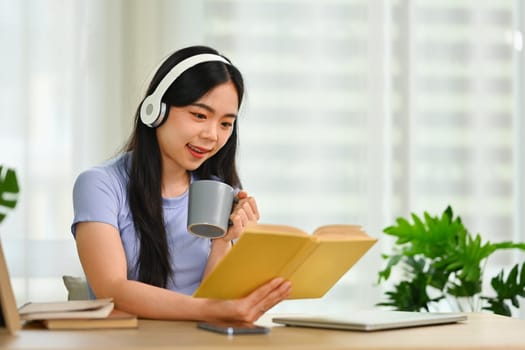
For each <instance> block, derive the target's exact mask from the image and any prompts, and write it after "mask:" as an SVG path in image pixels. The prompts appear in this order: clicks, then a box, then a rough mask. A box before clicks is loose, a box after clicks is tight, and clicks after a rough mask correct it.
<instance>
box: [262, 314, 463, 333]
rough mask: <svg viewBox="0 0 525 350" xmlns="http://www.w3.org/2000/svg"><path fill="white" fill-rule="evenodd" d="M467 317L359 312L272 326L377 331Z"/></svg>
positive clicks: (285, 319)
mask: <svg viewBox="0 0 525 350" xmlns="http://www.w3.org/2000/svg"><path fill="white" fill-rule="evenodd" d="M466 320H467V316H466V315H463V314H459V313H435V312H408V311H386V310H362V311H355V312H351V313H348V314H334V315H325V316H320V315H317V316H314V315H309V316H298V315H297V316H282V317H274V318H272V321H273V322H274V323H278V324H283V325H286V326H298V327H314V328H329V329H341V330H352V331H379V330H386V329H397V328H407V327H418V326H430V325H438V324H450V323H456V322H460V321H466Z"/></svg>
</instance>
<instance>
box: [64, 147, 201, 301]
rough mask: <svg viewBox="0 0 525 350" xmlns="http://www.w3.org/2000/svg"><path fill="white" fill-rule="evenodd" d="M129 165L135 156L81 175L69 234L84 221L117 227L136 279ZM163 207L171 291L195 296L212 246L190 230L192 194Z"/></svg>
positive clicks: (169, 200) (132, 277)
mask: <svg viewBox="0 0 525 350" xmlns="http://www.w3.org/2000/svg"><path fill="white" fill-rule="evenodd" d="M130 163H131V154H130V153H125V154H122V155H120V156H118V157H117V158H115V159H113V160H111V161H109V162H107V163H105V164H103V165H101V166H97V167H94V168H91V169H89V170H86V171H84V172H83V173H81V174H80V175H79V176H78V178H77V179H76V181H75V185H74V188H73V208H74V215H75V216H74V219H73V224H72V225H71V232H72V233H73V236H74V235H75V228H76V227H75V225H76V224H77V223H79V222H86V221H96V222H103V223H106V224H110V225H112V226H114V227H115V228H116V229H117V230H118V231H119V233H120V238H121V240H122V245H123V247H124V251H125V253H126V262H127V268H128V279H130V280H137V279H138V271H137V269H136V262H137V258H138V254H139V247H140V240H139V239H138V237H137V234H136V232H135V227H134V224H133V218H132V215H131V211H130V208H129V201H128V192H127V185H128V169H129V165H130ZM162 207H163V211H164V221H165V226H166V232H167V235H168V245H169V249H170V260H171V267H172V270H173V275H172V276H171V278H169V279H168V284H167V288H168V289H170V290H174V291H177V292H180V293H184V294H187V295H191V294H193V292H194V291H195V290H196V288H197V287H198V286H199V284H200V282H201V279H202V275H203V273H204V268H205V267H206V263H207V260H208V255H209V253H210V248H211V241H210V240H209V239H206V238H200V237H197V236H195V235H192V234H191V233H189V232H188V231H187V229H186V222H187V216H188V191H186V192H185V193H184V194H182V195H181V196H179V197H174V198H163V200H162ZM90 292H91V291H90ZM92 296H93V295H92Z"/></svg>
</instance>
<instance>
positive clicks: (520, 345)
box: [0, 313, 525, 350]
mask: <svg viewBox="0 0 525 350" xmlns="http://www.w3.org/2000/svg"><path fill="white" fill-rule="evenodd" d="M271 317H272V315H266V316H265V317H263V318H262V319H261V320H260V322H258V323H260V324H265V325H270V324H271V321H270V320H271ZM468 317H469V319H468V321H466V322H465V323H462V324H453V325H441V326H431V327H419V328H411V329H401V330H390V331H380V332H372V333H362V332H351V331H335V330H321V329H310V328H296V327H284V326H277V325H274V327H273V328H272V331H271V332H270V333H269V334H265V335H243V336H225V335H221V334H215V333H211V332H207V331H203V330H199V329H197V328H196V323H195V322H170V321H152V320H140V321H139V328H138V329H124V330H81V331H49V330H44V329H22V330H21V331H20V332H18V333H17V335H16V336H9V335H8V334H7V333H6V332H4V333H2V334H0V348H2V349H43V348H47V349H109V350H111V349H171V348H174V349H231V348H242V349H265V350H268V348H272V347H273V348H275V349H295V350H298V349H301V350H302V349H328V350H329V349H353V350H359V349H368V350H370V349H418V350H421V349H447V350H448V349H476V350H479V349H503V348H505V349H525V335H524V334H523V333H525V321H524V320H519V319H513V318H507V317H503V316H496V315H492V314H488V313H480V314H469V315H468Z"/></svg>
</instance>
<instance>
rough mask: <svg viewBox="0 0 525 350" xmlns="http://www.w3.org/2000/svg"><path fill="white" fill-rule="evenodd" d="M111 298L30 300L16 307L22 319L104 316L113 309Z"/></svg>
mask: <svg viewBox="0 0 525 350" xmlns="http://www.w3.org/2000/svg"><path fill="white" fill-rule="evenodd" d="M113 307H114V304H113V299H112V298H106V299H95V300H71V301H59V302H31V303H27V304H25V305H23V306H22V307H20V308H19V309H18V313H19V314H20V318H21V319H22V320H26V321H31V320H44V319H46V320H47V319H64V318H68V319H73V318H105V317H107V316H108V315H109V314H110V313H111V311H112V310H113Z"/></svg>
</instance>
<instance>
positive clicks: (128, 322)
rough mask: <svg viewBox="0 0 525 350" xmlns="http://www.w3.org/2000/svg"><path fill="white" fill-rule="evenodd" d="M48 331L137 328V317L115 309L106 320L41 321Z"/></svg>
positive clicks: (61, 319)
mask: <svg viewBox="0 0 525 350" xmlns="http://www.w3.org/2000/svg"><path fill="white" fill-rule="evenodd" d="M40 322H41V323H42V324H43V325H44V327H46V328H48V329H56V330H59V329H102V328H137V327H138V319H137V316H136V315H132V314H129V313H127V312H124V311H121V310H118V309H113V310H112V311H111V313H110V314H109V315H108V316H107V317H105V318H74V319H72V318H56V319H46V320H41V321H40Z"/></svg>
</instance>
